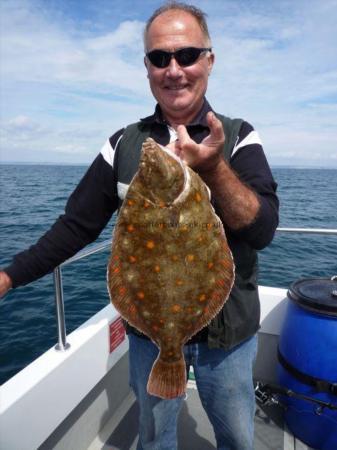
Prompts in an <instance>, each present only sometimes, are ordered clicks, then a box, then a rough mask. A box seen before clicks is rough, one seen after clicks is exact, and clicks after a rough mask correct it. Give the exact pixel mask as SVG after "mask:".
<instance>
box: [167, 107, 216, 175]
mask: <svg viewBox="0 0 337 450" xmlns="http://www.w3.org/2000/svg"><path fill="white" fill-rule="evenodd" d="M207 124H208V126H209V128H210V134H209V135H208V136H207V137H206V138H205V139H204V140H203V141H202V142H201V143H200V144H197V143H196V142H194V141H193V139H191V138H190V136H189V134H188V132H187V129H186V127H185V126H184V125H178V127H177V134H178V140H177V141H175V142H173V143H171V144H169V145H168V147H169V148H170V149H171V150H173V151H174V153H175V154H176V155H178V156H179V157H180V158H181V159H182V160H183V161H185V162H186V164H187V165H188V166H190V167H191V168H192V169H194V170H195V171H197V172H199V173H206V172H212V171H213V170H215V169H216V167H217V166H218V164H219V163H220V161H221V160H222V159H223V157H222V148H223V144H224V142H225V135H224V131H223V128H222V123H221V121H220V120H219V119H217V117H216V116H215V114H214V113H213V112H208V113H207Z"/></svg>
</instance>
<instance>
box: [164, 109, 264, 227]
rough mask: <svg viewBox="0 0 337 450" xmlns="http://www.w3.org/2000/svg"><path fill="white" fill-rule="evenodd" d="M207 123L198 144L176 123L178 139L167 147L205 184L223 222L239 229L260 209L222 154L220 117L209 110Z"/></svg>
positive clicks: (256, 198) (251, 220)
mask: <svg viewBox="0 0 337 450" xmlns="http://www.w3.org/2000/svg"><path fill="white" fill-rule="evenodd" d="M207 124H208V126H209V129H210V133H209V135H208V136H207V137H206V138H205V139H204V140H203V141H202V142H201V143H200V144H197V143H196V142H194V141H193V139H191V138H190V136H189V134H188V132H187V130H186V127H184V126H183V125H179V126H178V127H177V134H178V140H177V141H176V142H174V143H171V144H169V145H168V147H169V148H170V149H171V150H173V151H174V152H175V153H176V154H177V155H178V156H179V157H180V158H181V159H182V160H183V161H185V162H186V164H187V165H188V166H190V167H191V168H192V169H193V170H195V171H196V172H197V173H198V174H199V175H200V176H201V178H202V179H203V180H204V182H205V183H206V184H207V185H208V187H209V188H210V190H211V193H212V197H213V198H214V199H215V201H216V204H217V210H218V214H219V215H220V217H221V219H222V220H223V222H224V223H225V224H227V226H228V227H229V228H231V229H232V230H239V229H242V228H244V227H246V226H248V225H250V224H251V223H253V222H254V220H255V218H256V217H257V214H258V211H259V209H260V203H259V199H258V197H257V195H256V193H255V192H253V191H252V190H251V189H250V188H249V187H248V186H246V185H245V184H244V183H242V182H241V180H240V179H239V178H238V177H237V176H236V174H235V173H234V172H233V170H232V169H231V168H230V166H229V165H228V164H227V163H226V161H225V160H224V158H223V154H222V149H223V144H224V142H225V135H224V131H223V128H222V123H221V121H220V120H219V119H217V117H216V116H215V115H214V113H212V112H209V113H207Z"/></svg>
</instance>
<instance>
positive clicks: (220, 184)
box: [201, 160, 260, 230]
mask: <svg viewBox="0 0 337 450" xmlns="http://www.w3.org/2000/svg"><path fill="white" fill-rule="evenodd" d="M201 177H202V178H203V180H204V181H205V183H206V184H207V185H208V187H209V188H210V190H211V193H212V197H213V198H214V200H215V201H216V204H217V207H218V212H219V214H220V216H221V219H222V220H223V221H224V223H225V224H226V225H227V226H228V227H229V228H231V229H232V230H239V229H241V228H244V227H246V226H249V225H251V224H252V223H253V222H254V220H255V218H256V216H257V214H258V211H259V208H260V203H259V200H258V197H257V195H256V194H255V193H254V192H253V191H252V190H251V189H249V188H248V187H247V186H246V185H244V184H243V183H242V182H241V181H240V179H239V178H238V177H237V176H236V174H235V173H234V172H233V170H232V169H231V168H230V167H229V166H228V165H227V163H226V162H225V161H224V160H221V161H220V162H219V163H218V164H217V166H216V167H215V168H214V169H213V170H212V172H205V173H201Z"/></svg>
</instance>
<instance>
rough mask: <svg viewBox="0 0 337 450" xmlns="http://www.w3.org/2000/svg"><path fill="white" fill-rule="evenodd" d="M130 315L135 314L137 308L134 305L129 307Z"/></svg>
mask: <svg viewBox="0 0 337 450" xmlns="http://www.w3.org/2000/svg"><path fill="white" fill-rule="evenodd" d="M130 313H131V314H132V315H133V316H134V315H135V314H136V313H137V308H136V307H135V305H131V306H130Z"/></svg>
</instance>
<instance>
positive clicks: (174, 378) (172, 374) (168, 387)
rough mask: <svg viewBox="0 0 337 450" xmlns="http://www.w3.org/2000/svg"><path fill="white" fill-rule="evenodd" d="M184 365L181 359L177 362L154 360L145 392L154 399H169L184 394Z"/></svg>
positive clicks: (185, 380) (185, 381)
mask: <svg viewBox="0 0 337 450" xmlns="http://www.w3.org/2000/svg"><path fill="white" fill-rule="evenodd" d="M186 378H187V377H186V364H185V360H184V358H183V357H181V358H180V359H179V360H178V361H174V362H166V361H163V360H162V359H160V355H159V357H158V358H157V359H156V361H155V363H154V364H153V367H152V370H151V373H150V376H149V381H148V383H147V392H148V393H149V394H151V395H155V396H156V397H160V398H164V399H171V398H175V397H178V396H180V395H183V394H185V392H186V383H187V379H186Z"/></svg>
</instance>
